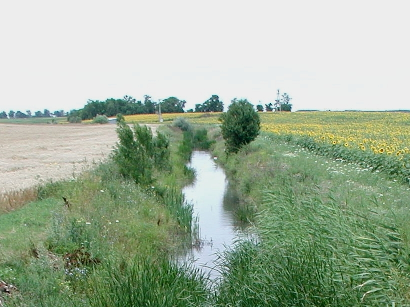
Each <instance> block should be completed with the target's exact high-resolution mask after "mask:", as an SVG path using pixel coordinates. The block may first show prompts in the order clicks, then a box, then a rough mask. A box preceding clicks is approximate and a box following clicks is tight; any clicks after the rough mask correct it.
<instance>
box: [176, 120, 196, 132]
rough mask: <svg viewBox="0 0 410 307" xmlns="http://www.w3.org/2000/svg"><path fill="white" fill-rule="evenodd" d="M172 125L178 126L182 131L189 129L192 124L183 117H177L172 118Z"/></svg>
mask: <svg viewBox="0 0 410 307" xmlns="http://www.w3.org/2000/svg"><path fill="white" fill-rule="evenodd" d="M172 125H173V126H174V127H178V128H179V129H181V130H182V131H191V130H192V126H191V123H190V122H189V121H188V120H187V119H186V118H183V117H177V118H175V119H174V121H173V124H172Z"/></svg>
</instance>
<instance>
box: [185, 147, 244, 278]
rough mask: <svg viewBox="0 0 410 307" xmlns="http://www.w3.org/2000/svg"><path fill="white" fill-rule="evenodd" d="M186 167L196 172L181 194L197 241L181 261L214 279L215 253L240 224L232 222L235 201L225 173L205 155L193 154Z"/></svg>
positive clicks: (236, 232) (233, 220) (226, 244)
mask: <svg viewBox="0 0 410 307" xmlns="http://www.w3.org/2000/svg"><path fill="white" fill-rule="evenodd" d="M189 166H190V167H192V168H194V169H195V170H196V179H195V182H194V183H193V184H191V185H189V186H187V187H185V188H184V189H183V193H184V194H185V198H186V200H187V201H188V202H190V203H191V204H192V205H193V207H194V214H195V215H197V217H198V226H199V230H198V231H199V240H196V241H194V242H193V244H192V248H191V249H190V250H189V251H188V252H187V255H186V256H185V260H186V261H192V262H194V264H195V265H196V266H198V267H201V268H202V269H203V270H204V271H205V272H208V273H210V274H211V276H214V277H215V276H216V275H217V272H216V271H214V270H212V268H213V267H214V266H215V260H216V258H217V253H218V252H221V251H223V250H224V249H225V247H226V246H231V245H232V244H233V240H234V239H235V238H236V237H237V235H240V232H241V230H240V226H241V224H240V223H239V222H238V221H236V220H235V208H236V207H237V204H238V201H239V199H238V196H237V193H236V192H235V189H234V187H233V186H231V185H229V183H228V181H227V179H226V176H225V172H224V171H223V169H222V168H221V167H219V166H218V165H217V164H216V163H215V161H214V159H213V157H212V156H211V155H210V154H209V153H208V152H205V151H194V152H193V155H192V158H191V162H190V165H189Z"/></svg>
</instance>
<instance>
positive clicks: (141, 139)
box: [113, 116, 170, 185]
mask: <svg viewBox="0 0 410 307" xmlns="http://www.w3.org/2000/svg"><path fill="white" fill-rule="evenodd" d="M117 118H119V119H120V121H119V122H118V123H117V124H118V128H117V134H118V138H119V143H118V144H117V148H116V149H115V150H114V153H113V159H114V161H115V163H116V164H117V165H118V168H119V171H120V173H121V175H123V176H124V177H126V178H131V179H133V180H134V181H135V183H137V184H143V185H148V184H150V183H152V182H153V178H152V171H153V169H154V166H156V167H157V168H158V169H161V170H164V169H169V168H170V164H169V156H170V149H169V142H168V140H167V139H166V137H165V136H164V135H162V134H161V133H158V136H157V137H153V135H152V131H151V129H150V128H148V127H147V126H140V125H138V124H136V125H134V128H133V130H132V129H131V128H130V127H129V126H128V125H127V124H126V123H125V121H124V120H123V119H122V118H121V116H119V117H117Z"/></svg>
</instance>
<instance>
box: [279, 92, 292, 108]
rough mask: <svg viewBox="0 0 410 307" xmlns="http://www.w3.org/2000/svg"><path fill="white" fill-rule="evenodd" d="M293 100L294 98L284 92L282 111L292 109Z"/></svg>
mask: <svg viewBox="0 0 410 307" xmlns="http://www.w3.org/2000/svg"><path fill="white" fill-rule="evenodd" d="M291 100H292V98H290V97H289V95H288V94H286V93H284V94H283V95H282V98H281V102H282V111H289V112H290V111H292V104H291V103H290V101H291Z"/></svg>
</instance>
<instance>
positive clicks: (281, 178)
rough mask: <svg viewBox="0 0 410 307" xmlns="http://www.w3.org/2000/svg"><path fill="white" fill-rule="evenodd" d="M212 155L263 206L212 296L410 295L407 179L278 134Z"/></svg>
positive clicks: (374, 298) (282, 300)
mask: <svg viewBox="0 0 410 307" xmlns="http://www.w3.org/2000/svg"><path fill="white" fill-rule="evenodd" d="M215 154H216V155H219V156H220V157H221V159H219V160H220V161H222V163H224V165H225V167H226V169H227V170H228V172H229V174H230V176H231V177H233V178H234V179H233V180H234V181H236V186H237V187H238V189H239V191H240V193H241V194H242V197H241V198H242V199H244V200H246V201H245V202H244V204H243V206H251V207H252V208H254V211H255V212H257V214H256V216H255V219H254V222H255V225H256V228H257V233H258V237H259V239H258V241H257V242H247V243H244V244H242V245H240V247H239V248H237V249H235V250H232V251H230V252H227V253H226V254H225V255H224V256H223V257H222V259H221V262H222V266H221V271H222V275H223V281H222V283H221V285H220V286H219V288H218V293H217V295H216V304H215V305H217V306H230V305H235V306H394V305H395V306H408V305H409V304H410V297H409V292H408V287H407V285H408V283H409V281H410V280H409V273H410V270H409V269H410V267H409V264H410V257H409V234H410V228H409V226H408V222H407V221H408V219H409V203H410V191H409V188H408V186H405V185H402V184H399V183H398V182H397V181H390V180H388V179H386V177H384V176H383V175H381V174H380V173H377V172H376V173H375V172H372V171H371V170H370V169H366V168H362V167H359V166H357V165H356V164H349V163H345V162H343V161H341V160H333V159H329V158H325V157H322V156H316V155H314V154H312V153H311V152H309V151H307V150H303V149H302V148H301V147H299V146H295V145H290V144H288V143H284V142H283V139H281V138H279V137H277V136H275V135H272V134H263V135H261V136H260V137H259V138H258V139H257V140H256V141H255V142H254V143H252V144H251V145H250V146H248V147H247V148H245V149H244V150H242V152H241V153H240V154H239V155H238V156H236V157H229V158H228V159H226V158H225V155H224V154H223V152H222V147H220V148H217V149H216V152H215ZM238 302H240V303H238Z"/></svg>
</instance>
